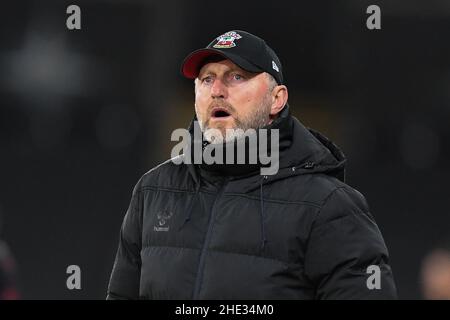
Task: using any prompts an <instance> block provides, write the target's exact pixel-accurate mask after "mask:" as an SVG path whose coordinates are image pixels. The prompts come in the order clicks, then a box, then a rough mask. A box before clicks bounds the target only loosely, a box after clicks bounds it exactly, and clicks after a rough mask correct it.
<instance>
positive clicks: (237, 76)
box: [233, 74, 244, 80]
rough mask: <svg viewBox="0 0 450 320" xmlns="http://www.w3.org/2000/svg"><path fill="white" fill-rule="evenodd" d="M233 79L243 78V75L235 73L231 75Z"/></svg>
mask: <svg viewBox="0 0 450 320" xmlns="http://www.w3.org/2000/svg"><path fill="white" fill-rule="evenodd" d="M233 79H234V80H242V79H244V77H243V76H241V75H240V74H235V75H233Z"/></svg>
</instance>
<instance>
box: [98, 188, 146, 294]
mask: <svg viewBox="0 0 450 320" xmlns="http://www.w3.org/2000/svg"><path fill="white" fill-rule="evenodd" d="M138 185H139V184H138ZM138 185H136V187H135V188H134V190H133V195H132V198H131V202H130V205H129V207H128V210H127V212H126V214H125V218H124V220H123V223H122V227H121V229H120V235H119V248H118V250H117V254H116V258H115V261H114V265H113V269H112V273H111V277H110V280H109V284H108V292H107V296H106V299H107V300H117V299H139V282H140V274H141V257H140V252H141V239H142V215H141V210H140V203H141V200H140V198H141V195H140V194H141V193H140V191H139V190H138Z"/></svg>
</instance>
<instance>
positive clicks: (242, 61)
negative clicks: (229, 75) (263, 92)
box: [181, 30, 283, 84]
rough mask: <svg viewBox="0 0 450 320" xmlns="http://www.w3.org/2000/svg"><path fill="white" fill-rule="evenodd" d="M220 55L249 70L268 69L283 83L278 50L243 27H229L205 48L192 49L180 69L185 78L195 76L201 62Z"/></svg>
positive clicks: (256, 71)
mask: <svg viewBox="0 0 450 320" xmlns="http://www.w3.org/2000/svg"><path fill="white" fill-rule="evenodd" d="M217 57H219V58H220V57H222V58H224V59H229V60H231V61H232V62H233V63H234V64H236V65H238V66H239V67H240V68H242V69H244V70H246V71H248V72H254V73H259V72H267V73H269V74H271V75H272V76H273V77H274V78H275V80H276V81H277V83H278V84H283V72H282V67H281V62H280V59H278V56H277V55H276V53H275V51H273V50H272V48H270V47H269V46H268V45H267V44H266V42H265V41H264V40H263V39H261V38H259V37H257V36H255V35H253V34H251V33H249V32H246V31H242V30H233V31H228V32H226V33H224V34H222V35H220V36H218V37H217V38H215V39H214V40H213V41H211V43H210V44H208V46H207V47H206V48H202V49H198V50H195V51H193V52H191V53H190V54H189V55H188V56H187V57H186V58H185V59H184V61H183V63H182V66H181V73H182V74H183V75H184V76H185V77H186V78H189V79H195V78H197V76H198V74H199V72H200V69H201V68H202V66H203V65H205V63H207V62H208V61H212V60H213V59H215V58H217ZM216 61H217V60H216Z"/></svg>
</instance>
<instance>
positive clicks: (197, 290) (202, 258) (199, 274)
mask: <svg viewBox="0 0 450 320" xmlns="http://www.w3.org/2000/svg"><path fill="white" fill-rule="evenodd" d="M227 182H228V179H225V181H224V182H223V184H222V186H221V187H220V189H219V192H218V193H217V196H216V198H215V199H214V202H213V205H212V208H211V216H210V218H209V223H208V230H207V231H206V236H205V241H204V242H203V247H202V252H201V254H200V262H199V264H198V270H197V279H196V281H195V285H194V294H193V298H192V299H193V300H198V296H199V294H200V287H201V283H202V281H203V271H204V269H205V256H206V251H207V249H208V244H209V241H210V239H211V236H212V230H213V225H214V218H215V213H216V204H217V200H218V199H220V197H221V196H222V194H223V191H224V190H225V187H226V185H227Z"/></svg>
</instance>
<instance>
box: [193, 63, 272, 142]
mask: <svg viewBox="0 0 450 320" xmlns="http://www.w3.org/2000/svg"><path fill="white" fill-rule="evenodd" d="M269 89H271V88H270V80H269V77H268V76H267V74H265V73H257V74H256V73H250V72H247V71H244V70H242V69H241V68H239V67H238V66H237V65H235V64H234V63H233V62H231V61H230V60H222V61H219V62H211V63H208V64H205V65H204V66H203V67H202V68H201V70H200V73H199V75H198V78H197V79H196V82H195V112H196V114H197V119H198V121H199V124H200V128H201V129H202V131H203V132H204V133H205V138H206V139H207V140H210V138H209V137H208V134H207V131H208V129H218V130H220V132H221V133H222V136H223V137H224V138H225V134H226V131H225V130H226V129H242V130H244V131H245V130H247V129H250V128H253V129H257V128H260V127H263V126H265V125H267V124H268V123H270V119H269V114H270V111H271V106H272V95H271V91H269ZM210 141H211V140H210Z"/></svg>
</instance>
